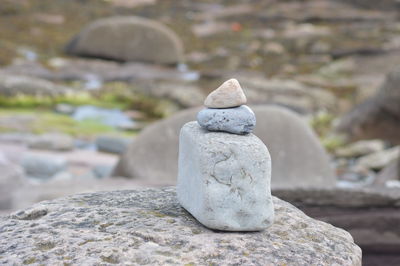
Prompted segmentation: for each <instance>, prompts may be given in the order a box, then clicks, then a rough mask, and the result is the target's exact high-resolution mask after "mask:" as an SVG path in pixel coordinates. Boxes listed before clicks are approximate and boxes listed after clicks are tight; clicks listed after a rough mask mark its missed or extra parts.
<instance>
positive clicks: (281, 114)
mask: <svg viewBox="0 0 400 266" xmlns="http://www.w3.org/2000/svg"><path fill="white" fill-rule="evenodd" d="M252 109H253V111H254V113H255V114H256V117H257V127H256V128H255V130H254V134H255V135H256V136H258V137H259V138H260V139H261V140H262V141H263V142H264V143H265V145H266V146H267V147H268V150H269V152H270V154H271V158H272V162H273V163H272V180H271V185H272V189H274V188H277V187H329V186H334V185H335V184H336V177H335V175H334V173H333V170H332V168H331V165H330V161H329V158H328V156H327V154H326V152H325V150H324V148H323V147H322V145H321V144H320V142H319V140H318V138H317V136H316V135H315V133H314V132H313V131H312V129H311V128H310V127H309V126H308V125H307V124H306V123H305V122H304V121H303V120H302V119H301V118H300V117H299V116H298V115H297V114H295V113H294V112H292V111H290V110H288V109H286V108H283V107H278V106H268V105H260V106H253V107H252ZM198 111H199V109H198V108H193V109H188V110H185V111H182V112H179V113H177V114H175V115H173V116H172V117H170V118H167V119H164V120H162V121H159V122H156V123H154V124H152V125H150V126H148V127H147V128H145V129H144V130H143V131H142V132H141V133H140V134H139V135H138V136H137V137H136V138H135V141H134V142H133V143H132V144H131V145H130V146H129V148H128V150H127V152H126V153H125V154H124V155H123V156H122V158H121V159H120V161H119V163H118V165H117V167H116V169H115V171H114V175H115V176H125V177H129V178H137V179H142V180H146V182H149V181H151V182H155V183H159V184H175V182H176V177H177V174H178V146H179V131H180V129H181V128H182V126H183V125H184V124H185V123H187V122H189V121H193V120H194V119H195V117H196V114H197V113H198ZM299 177H301V178H299ZM149 178H152V180H148V179H149Z"/></svg>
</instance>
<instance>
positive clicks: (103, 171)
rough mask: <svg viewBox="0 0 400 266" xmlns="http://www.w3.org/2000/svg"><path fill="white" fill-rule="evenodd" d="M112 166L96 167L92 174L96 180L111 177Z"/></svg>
mask: <svg viewBox="0 0 400 266" xmlns="http://www.w3.org/2000/svg"><path fill="white" fill-rule="evenodd" d="M113 169H114V166H111V165H96V166H95V167H93V169H92V172H93V174H94V175H95V176H96V177H97V178H105V177H109V176H111V173H112V171H113Z"/></svg>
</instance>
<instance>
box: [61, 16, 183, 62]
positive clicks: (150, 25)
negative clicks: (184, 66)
mask: <svg viewBox="0 0 400 266" xmlns="http://www.w3.org/2000/svg"><path fill="white" fill-rule="evenodd" d="M65 50H66V52H67V53H68V54H72V55H79V56H90V57H98V58H106V59H114V60H118V61H143V62H151V63H160V64H176V63H179V62H182V61H183V44H182V42H181V40H180V39H179V37H178V36H177V35H176V34H175V33H174V32H173V31H172V30H170V29H169V28H168V27H166V26H164V25H163V24H161V23H159V22H157V21H154V20H150V19H146V18H141V17H135V16H129V17H128V16H127V17H110V18H104V19H99V20H97V21H95V22H93V23H91V24H89V25H87V26H86V27H85V28H84V29H83V30H82V31H81V32H80V33H79V34H78V35H77V36H75V37H74V38H73V39H72V40H71V41H70V42H69V44H68V45H67V46H66V48H65Z"/></svg>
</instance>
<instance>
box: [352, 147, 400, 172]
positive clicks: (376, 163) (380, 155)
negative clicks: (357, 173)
mask: <svg viewBox="0 0 400 266" xmlns="http://www.w3.org/2000/svg"><path fill="white" fill-rule="evenodd" d="M399 152H400V146H397V147H393V148H390V149H387V150H383V151H378V152H374V153H371V154H368V155H365V156H362V157H360V158H359V159H358V160H357V161H356V166H357V167H359V168H367V169H374V170H380V169H383V168H384V167H385V166H387V165H388V164H389V163H391V162H393V161H395V160H396V159H397V158H399Z"/></svg>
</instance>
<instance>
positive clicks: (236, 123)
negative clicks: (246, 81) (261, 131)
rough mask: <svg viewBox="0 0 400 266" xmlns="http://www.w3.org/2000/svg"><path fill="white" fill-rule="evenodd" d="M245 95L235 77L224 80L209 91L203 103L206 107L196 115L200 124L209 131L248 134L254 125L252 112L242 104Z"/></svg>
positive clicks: (244, 100)
mask: <svg viewBox="0 0 400 266" xmlns="http://www.w3.org/2000/svg"><path fill="white" fill-rule="evenodd" d="M246 102H247V99H246V96H245V95H244V93H243V90H242V88H241V87H240V84H239V82H238V81H237V80H236V79H230V80H228V81H225V82H224V83H223V84H222V85H221V86H220V87H219V88H218V89H216V90H215V91H213V92H211V93H210V94H209V95H208V96H207V98H206V100H205V101H204V105H205V106H206V107H208V108H206V109H203V110H201V111H200V112H199V113H198V115H197V122H199V124H200V126H202V127H203V128H205V129H207V130H209V131H222V132H228V133H233V134H240V135H243V134H248V133H250V132H251V131H252V130H253V129H254V127H255V125H256V116H255V115H254V112H253V111H252V110H251V109H250V108H249V107H248V106H247V105H244V104H245V103H246Z"/></svg>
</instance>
